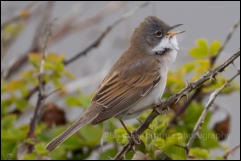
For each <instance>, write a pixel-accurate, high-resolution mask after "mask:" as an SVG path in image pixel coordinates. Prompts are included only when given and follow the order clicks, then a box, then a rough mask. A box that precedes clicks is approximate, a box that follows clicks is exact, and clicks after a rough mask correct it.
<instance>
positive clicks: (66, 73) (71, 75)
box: [62, 70, 76, 79]
mask: <svg viewBox="0 0 241 161" xmlns="http://www.w3.org/2000/svg"><path fill="white" fill-rule="evenodd" d="M62 73H63V75H64V76H66V77H68V78H70V79H76V77H75V76H74V75H73V74H71V73H69V72H68V71H67V70H64V71H63V72H62Z"/></svg>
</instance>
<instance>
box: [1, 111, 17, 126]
mask: <svg viewBox="0 0 241 161" xmlns="http://www.w3.org/2000/svg"><path fill="white" fill-rule="evenodd" d="M16 119H17V116H16V115H15V114H11V115H7V116H5V117H3V118H2V119H1V129H8V128H11V127H13V123H14V121H16Z"/></svg>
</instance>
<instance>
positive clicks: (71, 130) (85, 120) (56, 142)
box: [46, 111, 97, 151]
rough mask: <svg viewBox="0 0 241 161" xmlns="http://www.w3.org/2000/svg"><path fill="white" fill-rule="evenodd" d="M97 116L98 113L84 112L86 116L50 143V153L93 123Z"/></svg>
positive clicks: (48, 148) (48, 146)
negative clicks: (82, 128)
mask: <svg viewBox="0 0 241 161" xmlns="http://www.w3.org/2000/svg"><path fill="white" fill-rule="evenodd" d="M96 116H97V113H96V112H95V111H86V112H84V114H83V115H82V116H81V117H80V119H79V120H77V121H75V122H74V123H73V125H71V126H70V127H69V128H68V129H67V130H65V131H64V132H63V133H62V134H60V135H59V136H57V137H56V138H54V139H53V140H52V141H50V142H49V143H48V145H47V146H46V149H47V150H49V151H52V150H54V149H55V148H56V147H57V146H58V145H59V144H61V143H62V142H64V141H65V140H66V139H68V138H69V137H70V136H72V135H73V134H74V133H76V132H77V131H78V130H79V129H80V128H81V127H83V126H85V125H87V124H89V123H91V121H92V120H93V119H95V117H96Z"/></svg>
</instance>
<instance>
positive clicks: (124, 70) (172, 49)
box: [46, 16, 184, 151]
mask: <svg viewBox="0 0 241 161" xmlns="http://www.w3.org/2000/svg"><path fill="white" fill-rule="evenodd" d="M180 25H181V24H178V25H175V26H169V25H167V24H165V23H164V22H163V21H161V20H160V19H158V18H157V17H153V16H150V17H147V18H145V20H144V21H143V22H142V23H141V24H140V25H139V26H138V27H137V28H136V29H135V31H134V33H133V34H132V36H131V40H130V46H129V48H128V49H127V50H126V51H125V52H124V53H123V54H122V56H121V57H120V58H119V59H118V60H117V62H116V63H115V64H114V65H113V66H112V68H111V69H110V71H109V73H108V74H107V75H106V77H105V78H104V80H103V81H102V83H101V84H100V86H99V88H98V90H97V92H96V94H95V96H94V97H93V99H92V101H91V104H90V106H89V107H88V109H87V110H86V111H85V112H84V113H83V114H82V115H81V116H80V117H79V119H78V120H77V121H75V122H74V123H73V125H72V126H70V127H69V128H68V129H67V130H65V131H64V132H63V133H62V134H60V135H59V136H57V138H55V139H53V140H52V141H51V142H50V143H49V144H48V145H47V147H46V149H48V150H49V151H51V150H53V149H54V148H56V147H57V146H58V145H59V144H60V143H62V142H63V141H65V140H66V139H67V138H69V137H70V136H72V135H73V134H74V133H76V132H77V131H78V130H79V129H80V128H81V127H83V126H85V125H87V124H92V125H96V124H98V123H101V122H103V121H105V120H107V119H109V118H112V117H116V118H118V119H119V120H120V122H121V124H122V125H123V126H124V128H125V129H126V130H127V128H126V126H125V124H124V122H123V121H122V120H125V119H129V118H133V117H136V116H138V114H140V112H142V111H144V110H146V109H148V108H150V107H151V106H152V105H153V104H156V103H158V102H159V101H160V98H161V96H162V94H163V92H164V89H165V87H166V80H167V72H168V67H169V66H170V65H171V64H172V63H173V62H174V61H175V59H176V56H177V50H178V49H179V47H178V42H177V39H176V35H177V34H180V33H183V32H184V31H181V32H172V30H173V29H174V28H176V27H178V26H180ZM127 133H128V134H129V135H131V133H130V132H129V131H128V130H127Z"/></svg>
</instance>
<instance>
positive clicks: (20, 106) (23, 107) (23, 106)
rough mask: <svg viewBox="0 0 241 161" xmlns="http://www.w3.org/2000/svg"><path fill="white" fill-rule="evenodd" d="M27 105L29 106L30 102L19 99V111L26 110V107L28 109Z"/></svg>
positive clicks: (17, 101) (17, 103) (17, 102)
mask: <svg viewBox="0 0 241 161" xmlns="http://www.w3.org/2000/svg"><path fill="white" fill-rule="evenodd" d="M27 105H28V101H26V100H25V99H21V98H19V99H17V100H16V108H17V109H19V110H23V109H25V107H27Z"/></svg>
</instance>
